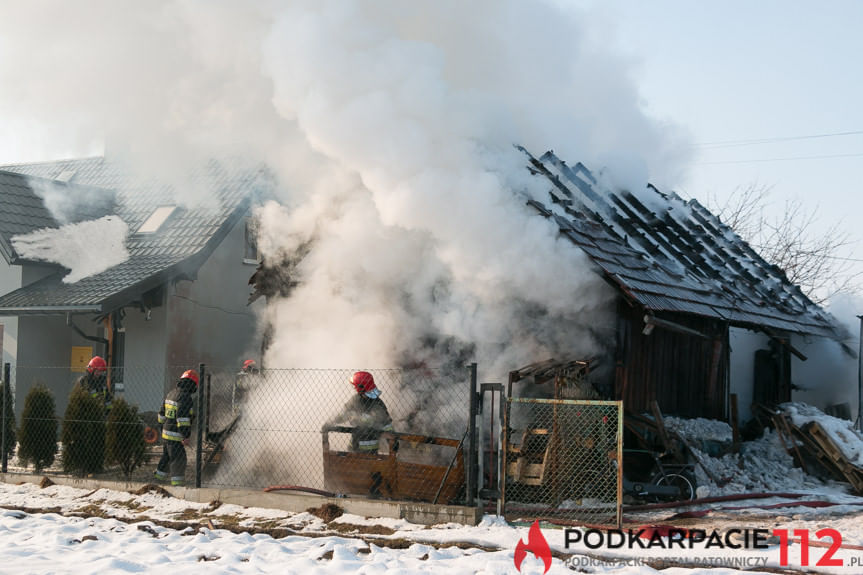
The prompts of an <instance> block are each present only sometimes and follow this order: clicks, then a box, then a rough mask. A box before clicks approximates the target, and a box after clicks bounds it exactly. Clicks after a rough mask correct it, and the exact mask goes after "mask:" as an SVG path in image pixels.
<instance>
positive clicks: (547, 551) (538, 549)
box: [513, 519, 551, 575]
mask: <svg viewBox="0 0 863 575" xmlns="http://www.w3.org/2000/svg"><path fill="white" fill-rule="evenodd" d="M528 551H530V552H531V553H533V556H534V557H536V558H537V559H542V562H543V564H544V565H545V571H543V572H542V573H543V575H545V573H547V572H548V570H549V569H551V547H549V546H548V541H546V540H545V537H544V536H543V534H542V531H541V530H540V529H539V519H534V521H533V525H531V526H530V530H529V531H528V532H527V543H525V542H524V540H521V539H520V540H519V542H518V545H516V546H515V555H514V556H513V560H514V561H515V568H516V569H518V571H519V573H520V572H521V562H522V561H524V558H525V557H527V552H528Z"/></svg>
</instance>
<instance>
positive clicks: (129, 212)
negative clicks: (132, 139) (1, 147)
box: [0, 158, 270, 315]
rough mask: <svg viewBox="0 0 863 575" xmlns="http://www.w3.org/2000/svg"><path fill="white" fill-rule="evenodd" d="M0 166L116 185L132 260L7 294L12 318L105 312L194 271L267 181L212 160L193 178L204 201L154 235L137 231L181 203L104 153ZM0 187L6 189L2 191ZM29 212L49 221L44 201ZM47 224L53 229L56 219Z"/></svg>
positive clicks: (5, 310)
mask: <svg viewBox="0 0 863 575" xmlns="http://www.w3.org/2000/svg"><path fill="white" fill-rule="evenodd" d="M0 170H7V171H10V172H16V173H18V174H24V175H29V176H36V177H38V178H46V179H53V178H57V177H58V176H59V175H60V174H64V173H65V174H66V175H68V174H69V173H74V178H73V182H74V186H77V187H81V186H91V187H92V186H96V187H99V188H101V187H109V188H112V189H113V190H114V193H115V197H116V206H115V210H114V212H115V213H116V215H118V216H119V217H120V218H121V219H122V220H123V221H125V222H126V223H127V224H128V226H129V236H128V238H127V242H126V247H127V249H128V251H129V259H128V260H126V261H125V262H123V263H121V264H119V265H116V266H113V267H112V268H110V269H108V270H105V271H103V272H101V273H99V274H95V275H93V276H90V277H86V278H83V279H81V280H79V281H77V282H75V283H71V284H64V283H62V281H61V279H62V276H63V275H64V274H63V273H58V274H56V275H52V276H50V277H47V278H45V279H42V280H39V281H37V282H35V283H33V284H31V285H28V286H25V287H23V288H20V289H18V290H15V291H13V292H11V293H8V294H6V295H4V296H2V297H0V314H11V315H17V314H21V313H44V312H46V311H53V310H58V309H76V310H85V309H92V310H96V311H102V312H106V311H110V310H111V309H114V308H116V307H118V306H121V305H125V304H127V303H129V302H130V301H133V300H134V299H135V298H137V297H140V295H141V294H142V293H144V292H146V291H148V290H150V289H152V288H154V287H157V286H158V285H160V284H161V283H163V282H164V281H166V280H168V279H170V278H172V277H176V276H178V275H181V274H191V273H194V272H195V271H196V270H197V268H198V267H199V266H200V265H201V264H202V263H203V262H204V261H205V260H206V258H207V257H208V256H209V254H210V253H212V250H213V249H215V247H216V246H217V245H218V244H219V243H220V242H221V240H222V239H223V238H224V236H225V235H227V233H228V232H229V231H230V229H231V228H232V227H233V226H234V224H236V223H237V221H239V219H240V218H241V217H242V216H243V214H244V213H245V211H246V210H247V208H248V207H249V205H250V203H251V201H252V198H253V196H254V195H255V194H256V193H257V192H259V191H261V190H263V189H266V188H267V187H268V186H269V182H270V180H269V177H268V176H267V175H266V174H265V173H264V172H263V170H251V171H250V170H241V169H234V168H230V167H226V165H225V164H220V163H217V162H210V163H209V164H207V166H205V167H203V168H201V169H200V170H196V171H195V173H194V174H192V177H191V179H190V185H193V186H195V187H196V188H198V189H203V190H206V201H205V202H202V203H196V204H194V205H193V207H183V206H182V205H180V206H178V207H177V209H175V210H174V212H173V213H172V214H171V215H170V216H169V217H168V219H167V220H166V221H165V222H164V224H163V225H162V226H161V227H160V228H159V230H158V231H157V232H156V233H152V234H138V233H135V232H136V230H137V229H138V228H139V227H140V225H141V224H142V223H143V222H144V221H145V220H146V219H147V218H148V217H149V216H150V215H151V214H152V213H153V211H154V210H155V209H156V208H157V207H159V206H162V205H173V204H175V203H176V202H175V194H174V193H173V190H172V189H171V188H170V187H169V186H166V185H163V184H159V183H157V182H154V181H149V182H140V181H136V180H133V179H132V178H130V177H127V176H124V174H123V173H122V171H121V170H120V169H119V168H118V167H117V166H116V165H114V164H111V163H110V162H108V161H106V160H105V159H104V158H85V159H81V160H63V161H58V162H44V163H37V164H16V165H9V166H0ZM2 178H7V179H11V180H14V179H16V178H17V181H18V182H19V183H21V181H22V180H21V179H20V177H18V176H14V175H13V174H3V172H0V184H2V182H3V179H2ZM0 192H2V193H5V188H0ZM32 211H33V214H34V215H32V216H31V217H34V218H35V217H37V216H38V217H41V218H43V220H44V221H47V220H45V218H46V217H48V218H50V214H47V212H46V210H45V208H44V206H37V205H33V206H32ZM49 227H56V223H54V225H51V226H49ZM10 229H11V228H10ZM0 232H2V226H0ZM0 235H2V234H0ZM96 249H98V248H96Z"/></svg>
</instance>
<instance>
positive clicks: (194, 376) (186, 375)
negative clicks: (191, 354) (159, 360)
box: [180, 369, 199, 387]
mask: <svg viewBox="0 0 863 575" xmlns="http://www.w3.org/2000/svg"><path fill="white" fill-rule="evenodd" d="M180 379H181V380H183V379H191V380H192V381H194V382H195V387H198V379H199V378H198V372H197V371H195V370H194V369H187V370H186V371H184V372H183V375H181V376H180Z"/></svg>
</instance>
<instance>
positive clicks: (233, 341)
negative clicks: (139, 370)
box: [167, 219, 263, 371]
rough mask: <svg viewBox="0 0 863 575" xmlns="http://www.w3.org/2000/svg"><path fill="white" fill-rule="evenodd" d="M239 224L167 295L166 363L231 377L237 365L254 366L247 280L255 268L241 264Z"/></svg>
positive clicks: (241, 226) (242, 234)
mask: <svg viewBox="0 0 863 575" xmlns="http://www.w3.org/2000/svg"><path fill="white" fill-rule="evenodd" d="M244 247H245V224H244V221H243V220H242V219H241V220H240V221H239V222H238V223H237V225H235V226H234V228H233V229H232V230H231V231H230V233H229V234H228V236H227V237H226V238H225V239H224V240H223V241H222V243H221V244H220V245H219V247H218V248H217V249H216V250H215V251H214V252H213V254H212V255H211V256H210V258H209V259H208V260H207V262H206V263H205V264H204V265H203V266H202V267H201V269H200V270H199V271H198V276H197V280H196V281H194V282H191V281H181V282H178V283H177V284H176V285H175V286H172V288H171V289H169V291H168V298H167V299H168V303H167V307H168V310H169V315H168V317H169V325H168V328H167V329H168V341H169V343H168V351H167V357H168V363H169V364H171V365H176V366H187V367H195V368H197V366H198V364H199V363H205V364H206V365H207V366H209V367H211V368H213V369H216V370H230V371H236V370H238V369H239V368H240V366H241V365H242V362H243V359H244V358H246V357H249V356H251V357H253V358H254V359H256V360H258V359H259V358H258V356H259V354H260V352H259V351H258V350H260V337H259V336H258V333H257V329H256V315H255V309H257V306H259V305H263V302H256V303H255V304H254V305H253V306H248V305H247V302H248V299H249V278H250V277H251V275H252V274H253V273H254V272H255V268H256V265H255V264H251V263H244V262H243V254H244Z"/></svg>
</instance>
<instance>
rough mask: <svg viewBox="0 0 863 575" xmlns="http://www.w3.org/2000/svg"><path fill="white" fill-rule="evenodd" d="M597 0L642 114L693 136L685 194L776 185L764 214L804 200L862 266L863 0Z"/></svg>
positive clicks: (701, 196) (820, 225)
mask: <svg viewBox="0 0 863 575" xmlns="http://www.w3.org/2000/svg"><path fill="white" fill-rule="evenodd" d="M574 4H576V5H582V3H580V2H575V3H574ZM591 4H593V5H594V7H595V9H596V10H598V11H599V13H600V14H603V15H604V17H605V18H607V19H608V20H610V21H611V22H610V23H609V24H608V26H609V30H608V37H607V38H608V43H609V45H611V46H614V47H615V48H616V49H619V50H620V51H622V52H623V53H625V54H627V55H628V56H629V57H630V58H631V61H632V67H631V74H632V76H633V78H634V80H635V83H636V85H637V86H638V90H639V94H640V96H641V104H642V106H643V108H644V110H645V111H646V112H647V113H648V114H649V115H651V116H653V117H655V118H658V119H660V120H662V121H668V122H672V123H675V124H679V125H681V126H683V127H684V128H685V129H686V130H687V131H688V132H689V135H690V138H691V145H692V152H693V155H692V158H691V161H690V162H689V163H688V164H686V166H685V169H684V172H683V173H681V177H680V179H679V180H678V181H677V182H676V183H675V186H674V189H675V190H676V191H678V193H680V194H681V195H683V196H684V197H694V198H696V199H698V200H699V201H702V203H704V202H706V201H710V200H711V199H714V201H715V199H719V200H722V198H725V197H728V195H729V194H731V193H733V192H734V191H735V190H737V189H741V188H746V187H748V186H752V185H756V186H767V187H770V189H771V191H770V194H769V198H768V200H769V202H768V209H770V210H774V213H776V214H779V213H781V211H782V209H783V207H784V202H785V200H786V199H796V200H799V201H800V202H801V204H802V205H803V206H804V209H805V210H806V211H807V212H812V211H815V212H816V213H817V225H816V227H817V229H818V230H819V231H821V232H822V233H823V231H824V230H827V229H829V228H831V227H839V228H840V229H842V230H843V231H844V232H847V234H848V235H849V238H848V239H849V240H850V241H851V243H850V244H849V246H848V247H847V249H844V250H841V253H837V254H836V255H837V256H839V257H846V258H852V259H861V260H863V228H861V226H860V225H859V223H858V222H859V221H860V213H861V212H863V107H861V106H860V102H861V101H863V76H861V74H859V73H858V71H859V54H861V53H863V36H861V35H860V34H859V30H860V29H861V27H863V4H861V3H860V2H856V1H854V0H833V1H830V2H811V1H803V0H788V1H779V0H766V1H762V2H745V1H738V0H732V1H729V2H686V1H683V0H659V1H657V2H637V1H631V0H611V1H604V2H594V3H591ZM754 142H759V143H754ZM859 263H860V262H854V267H855V270H854V272H856V271H859V270H861V269H863V266H860V265H858V264H859ZM857 283H858V284H860V285H863V279H860V280H859V281H858V282H857ZM861 311H863V310H858V311H857V313H861Z"/></svg>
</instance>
